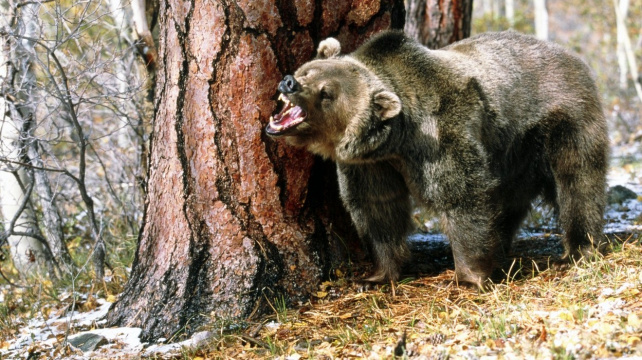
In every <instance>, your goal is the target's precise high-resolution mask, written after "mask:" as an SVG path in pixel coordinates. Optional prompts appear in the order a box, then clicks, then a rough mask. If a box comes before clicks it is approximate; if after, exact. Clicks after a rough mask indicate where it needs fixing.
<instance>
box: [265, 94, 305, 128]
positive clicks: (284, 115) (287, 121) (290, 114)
mask: <svg viewBox="0 0 642 360" xmlns="http://www.w3.org/2000/svg"><path fill="white" fill-rule="evenodd" d="M279 100H281V101H283V102H284V103H285V105H284V106H283V109H281V111H280V112H279V113H278V114H276V115H274V116H272V117H270V124H268V126H267V128H266V130H267V132H268V133H270V134H272V135H278V134H279V133H281V132H283V131H285V130H287V129H289V128H291V127H293V126H295V125H298V124H300V123H301V122H303V120H305V116H306V114H305V112H304V111H303V109H301V107H299V106H297V105H294V104H292V103H291V102H290V100H289V99H288V98H287V97H285V96H284V95H283V94H281V95H280V96H279Z"/></svg>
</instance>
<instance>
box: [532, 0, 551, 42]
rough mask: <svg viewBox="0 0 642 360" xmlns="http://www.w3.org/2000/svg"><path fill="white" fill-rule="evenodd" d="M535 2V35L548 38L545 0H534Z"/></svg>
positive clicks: (544, 38)
mask: <svg viewBox="0 0 642 360" xmlns="http://www.w3.org/2000/svg"><path fill="white" fill-rule="evenodd" d="M534 4H535V36H537V38H538V39H542V40H548V9H547V8H546V0H534Z"/></svg>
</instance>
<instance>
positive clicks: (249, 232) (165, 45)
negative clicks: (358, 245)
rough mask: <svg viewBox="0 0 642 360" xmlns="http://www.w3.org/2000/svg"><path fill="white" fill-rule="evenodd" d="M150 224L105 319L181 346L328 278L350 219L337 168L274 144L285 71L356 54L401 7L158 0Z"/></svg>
mask: <svg viewBox="0 0 642 360" xmlns="http://www.w3.org/2000/svg"><path fill="white" fill-rule="evenodd" d="M160 9H163V10H161V13H160V19H159V26H160V40H159V43H160V44H159V47H158V54H159V57H158V64H157V65H158V67H157V84H156V89H157V90H156V99H155V102H156V106H155V109H156V113H155V116H154V124H153V137H152V140H151V155H150V162H149V166H150V170H149V177H148V179H149V180H148V181H149V182H148V193H147V200H146V206H145V220H144V225H143V230H142V231H141V235H140V239H139V244H138V250H137V255H136V259H135V261H134V265H133V269H132V274H131V278H130V281H129V283H128V284H127V286H126V289H125V291H124V292H123V293H122V294H121V296H120V298H119V300H118V302H117V303H116V304H115V305H114V306H113V308H112V310H111V311H110V314H109V323H110V324H112V325H128V326H138V327H142V328H143V334H142V337H143V340H144V341H150V340H154V339H158V338H161V337H165V338H167V339H176V335H177V333H179V332H184V333H185V334H189V333H191V332H193V331H194V330H195V329H196V328H197V327H198V326H200V325H202V324H204V323H205V322H206V321H208V319H209V317H210V316H213V317H215V318H217V319H235V320H239V319H244V318H247V317H251V316H253V315H254V314H256V313H258V312H261V311H263V310H265V309H267V306H266V305H267V303H268V302H273V300H274V299H275V298H278V297H280V296H283V297H284V298H285V299H287V300H289V302H290V303H296V302H297V301H299V300H303V299H305V298H306V297H307V296H308V294H309V293H310V292H311V291H313V290H314V289H315V287H316V286H317V284H318V282H319V280H320V279H321V278H323V276H325V275H327V273H328V272H329V269H330V266H331V265H332V260H336V259H340V257H339V252H340V248H341V245H340V244H339V242H338V240H337V239H335V238H334V237H333V236H332V234H333V233H334V232H335V231H337V227H339V225H341V224H342V223H345V219H346V216H345V214H344V212H343V209H342V207H341V205H340V204H339V203H338V201H336V199H337V197H338V196H337V195H336V193H335V194H334V195H328V194H329V191H331V189H333V188H336V180H335V177H334V175H331V174H329V173H328V169H332V166H331V165H329V164H327V163H323V162H319V161H318V160H315V159H314V158H313V157H312V156H311V155H309V154H307V153H305V152H304V151H303V150H300V149H294V148H291V147H289V146H287V145H285V144H283V143H281V142H277V141H273V140H272V139H269V138H267V137H266V136H265V134H264V132H263V128H264V126H265V125H266V124H267V122H268V118H269V116H270V115H271V114H272V113H273V112H274V111H275V109H276V107H277V102H276V101H275V100H276V95H277V92H276V87H277V84H278V82H279V81H280V80H281V79H282V78H283V76H284V75H286V74H290V73H292V72H293V71H294V70H295V69H296V68H297V67H298V66H300V65H301V64H302V63H304V62H305V61H307V60H309V59H310V58H312V57H313V56H314V54H315V46H316V44H318V42H319V41H320V40H321V39H323V38H325V37H327V36H329V35H334V36H336V37H337V38H338V39H339V40H340V41H341V42H342V44H343V47H344V49H345V50H346V51H350V50H351V49H354V48H355V47H356V46H357V45H358V44H360V43H361V42H362V41H363V40H365V39H366V38H368V37H369V36H370V35H372V34H373V33H375V32H377V31H379V30H381V29H385V28H389V27H396V28H400V27H401V26H402V25H403V21H404V15H403V3H402V2H401V1H398V0H383V1H381V2H379V1H354V2H353V3H352V5H350V2H344V1H338V0H337V1H327V0H326V1H317V2H316V3H314V2H310V1H308V2H305V1H294V2H280V1H276V0H263V1H261V2H254V1H238V2H230V1H224V0H223V1H201V0H194V1H191V2H181V1H177V0H165V1H163V2H161V6H160Z"/></svg>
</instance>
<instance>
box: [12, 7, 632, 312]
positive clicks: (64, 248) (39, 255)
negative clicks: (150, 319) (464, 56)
mask: <svg viewBox="0 0 642 360" xmlns="http://www.w3.org/2000/svg"><path fill="white" fill-rule="evenodd" d="M542 4H544V2H543V1H541V0H536V1H531V0H510V1H508V0H507V1H504V0H502V1H499V0H479V1H475V2H474V15H473V34H478V33H481V32H485V31H498V30H505V29H509V28H513V29H515V30H517V31H520V32H524V33H530V34H535V33H536V31H537V32H538V33H539V34H538V36H540V37H542V36H543V37H546V38H548V39H549V40H551V41H554V42H557V43H560V44H562V45H563V46H565V47H567V48H570V49H572V50H573V51H575V52H577V53H578V54H580V56H581V57H583V58H584V59H585V60H586V61H587V62H588V64H589V65H590V66H591V67H592V68H593V69H594V71H595V74H596V77H597V79H598V84H599V87H600V90H601V92H602V94H603V100H604V105H605V111H606V113H607V118H608V120H609V125H610V130H611V138H612V141H613V144H614V145H618V144H630V143H636V142H637V141H638V140H639V138H640V137H642V126H641V124H640V112H641V111H642V110H641V109H642V106H641V101H642V93H640V92H639V86H640V85H639V84H640V82H641V81H642V79H640V78H639V77H640V75H639V71H640V67H639V66H640V64H641V63H642V25H641V24H642V0H629V1H627V0H619V2H618V0H614V1H581V0H570V1H563V2H562V1H557V2H549V3H546V4H545V7H542ZM154 6H156V5H155V3H152V2H150V3H148V4H147V8H146V9H144V8H143V5H142V2H140V1H136V0H134V1H133V2H132V3H129V2H121V1H119V0H109V1H105V0H83V1H78V0H73V1H70V0H55V1H52V0H44V1H18V0H0V45H1V48H0V108H1V109H2V111H3V116H2V118H1V119H0V208H1V210H2V211H1V216H2V218H3V220H4V221H3V222H2V223H1V224H0V271H1V272H0V275H1V277H2V279H0V283H4V284H8V283H16V284H24V280H25V276H29V275H34V274H35V275H38V276H40V275H43V274H47V275H51V276H54V277H56V278H61V279H64V278H69V279H72V280H73V279H76V278H77V277H78V276H86V277H88V278H92V277H96V278H98V279H108V280H109V279H111V280H114V278H116V279H117V280H120V281H112V282H110V284H123V283H124V280H126V277H127V274H128V272H129V266H130V265H131V263H132V261H133V256H134V253H135V250H136V240H137V236H138V231H139V228H140V226H141V221H142V218H143V209H144V195H145V174H146V160H147V156H148V143H149V137H150V136H153V134H150V128H151V124H150V123H151V120H152V118H153V114H154V108H155V107H154V104H153V94H154V82H155V79H154V65H155V63H154V61H155V58H154V56H155V49H154V43H153V41H152V40H150V39H151V37H152V34H151V33H150V30H149V29H151V32H152V33H153V31H154V28H155V26H154V25H155V15H154V14H155V12H156V11H155V9H154ZM616 7H617V8H618V9H619V10H618V11H619V13H620V15H621V16H620V21H619V24H620V26H618V17H617V16H616ZM145 14H147V19H145ZM542 14H544V15H546V16H547V17H546V18H545V21H544V22H543V23H541V22H540V23H538V24H539V25H537V26H536V23H537V21H539V20H537V19H540V20H541V19H542ZM536 15H537V16H536ZM141 19H143V20H141ZM147 24H149V28H147ZM622 25H624V26H622ZM542 27H545V29H544V30H543V29H542ZM542 31H544V32H543V33H542ZM542 34H543V35H542ZM636 82H637V86H638V89H636ZM105 276H107V278H105ZM112 286H118V285H112ZM118 290H119V289H118V288H115V289H111V291H110V292H112V291H113V292H117V291H118ZM3 299H4V298H3V296H2V295H1V294H0V300H3Z"/></svg>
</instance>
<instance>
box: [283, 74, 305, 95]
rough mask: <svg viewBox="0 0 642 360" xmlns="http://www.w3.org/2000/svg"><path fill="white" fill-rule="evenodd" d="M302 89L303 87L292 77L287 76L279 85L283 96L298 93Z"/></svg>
mask: <svg viewBox="0 0 642 360" xmlns="http://www.w3.org/2000/svg"><path fill="white" fill-rule="evenodd" d="M300 88H301V85H299V83H298V82H297V81H296V79H295V78H294V76H292V75H285V77H284V78H283V81H281V82H280V83H279V91H280V92H282V93H283V94H291V93H293V92H296V91H298V90H299V89H300Z"/></svg>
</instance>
